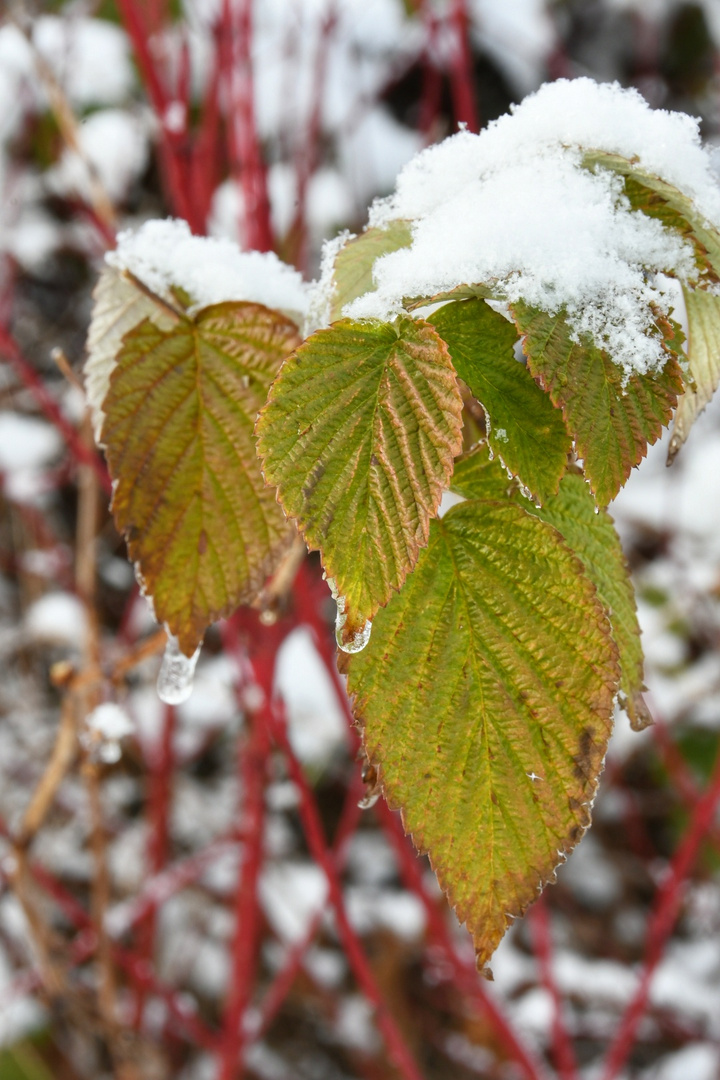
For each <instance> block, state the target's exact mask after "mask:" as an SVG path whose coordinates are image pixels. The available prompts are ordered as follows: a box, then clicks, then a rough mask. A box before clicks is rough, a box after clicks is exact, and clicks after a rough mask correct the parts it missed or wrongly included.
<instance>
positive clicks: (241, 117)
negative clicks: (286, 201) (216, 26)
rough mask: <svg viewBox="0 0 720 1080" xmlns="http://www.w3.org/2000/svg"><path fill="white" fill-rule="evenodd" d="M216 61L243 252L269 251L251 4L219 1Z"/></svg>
mask: <svg viewBox="0 0 720 1080" xmlns="http://www.w3.org/2000/svg"><path fill="white" fill-rule="evenodd" d="M221 19H222V24H221V37H220V44H221V48H220V55H219V61H220V63H221V65H222V68H223V73H224V76H225V86H226V90H227V98H228V117H227V123H228V140H229V149H230V165H231V169H232V174H233V177H234V179H235V181H236V183H238V184H239V186H240V188H241V190H242V193H243V203H244V212H243V226H244V227H243V231H242V232H243V235H242V245H243V247H245V248H247V249H250V250H254V251H272V248H273V232H272V226H271V223H270V201H269V199H268V191H267V174H266V169H265V162H264V161H263V157H262V152H261V149H260V140H259V138H258V134H257V128H256V124H255V100H254V77H253V68H252V54H251V46H252V0H236V2H235V3H234V4H231V3H230V0H223V7H222V17H221Z"/></svg>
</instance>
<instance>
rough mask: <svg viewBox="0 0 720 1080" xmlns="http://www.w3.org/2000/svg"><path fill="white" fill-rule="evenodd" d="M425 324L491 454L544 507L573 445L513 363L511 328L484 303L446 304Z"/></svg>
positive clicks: (523, 371)
mask: <svg viewBox="0 0 720 1080" xmlns="http://www.w3.org/2000/svg"><path fill="white" fill-rule="evenodd" d="M429 322H431V323H432V324H433V325H434V327H435V329H436V330H437V331H438V333H439V334H440V336H441V338H442V339H443V341H445V343H446V344H447V347H448V349H449V350H450V356H451V358H452V362H453V365H454V366H455V370H456V371H457V373H458V375H459V376H460V378H461V379H463V381H464V382H466V383H467V385H468V386H469V387H470V389H471V390H472V392H473V394H474V395H475V397H476V398H477V399H478V401H479V402H480V404H481V405H482V406H483V408H484V410H485V412H486V413H487V416H488V418H489V425H488V435H487V438H488V442H489V444H490V447H491V448H492V451H493V453H495V454H497V455H498V456H499V457H500V458H501V459H502V461H503V463H504V464H505V466H506V467H507V468H508V469H509V470H510V472H511V473H513V475H514V476H517V477H518V478H519V480H520V482H521V483H522V484H523V486H524V487H526V488H527V489H528V490H529V491H530V492H532V494H533V495H534V496H535V497H536V498H537V499H539V500H540V501H541V502H544V501H545V500H546V499H547V498H548V497H549V496H550V495H554V494H555V493H556V492H557V490H558V485H559V483H560V478H561V476H562V475H563V473H564V472H565V467H566V465H567V455H568V453H569V451H570V450H571V449H572V442H571V440H570V437H569V435H568V433H567V431H566V430H565V424H564V423H563V418H562V413H561V412H560V411H559V409H556V408H554V406H553V404H552V402H551V401H550V398H549V397H548V395H547V394H546V393H545V392H544V391H543V390H542V389H541V388H540V387H539V386H538V384H537V383H536V382H535V380H534V379H533V378H532V376H531V375H530V373H529V371H528V370H527V368H526V367H525V365H524V364H521V363H518V361H517V360H516V358H515V351H514V350H515V343H516V341H517V330H516V328H515V326H514V325H513V324H512V323H510V322H508V320H507V319H506V318H504V317H503V316H502V315H501V314H499V312H497V311H494V310H493V309H492V308H491V307H489V306H488V304H486V303H485V301H484V300H465V301H460V302H457V303H454V304H447V305H446V306H445V307H443V308H441V309H440V311H438V312H436V314H435V315H433V316H432V317H431V318H430V319H429Z"/></svg>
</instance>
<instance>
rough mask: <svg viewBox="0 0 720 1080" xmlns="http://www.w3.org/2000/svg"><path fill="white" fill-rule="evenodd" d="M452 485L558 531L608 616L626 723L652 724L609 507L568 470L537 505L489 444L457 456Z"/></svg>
mask: <svg viewBox="0 0 720 1080" xmlns="http://www.w3.org/2000/svg"><path fill="white" fill-rule="evenodd" d="M451 488H452V490H453V491H455V492H457V493H458V494H459V495H464V496H465V498H467V499H486V500H487V499H491V500H499V501H503V500H504V499H508V498H509V499H512V500H513V501H515V502H516V503H517V504H518V505H519V506H521V507H522V509H523V510H526V511H527V512H528V513H529V514H534V515H535V516H537V517H539V518H542V520H543V521H547V522H548V524H549V525H552V526H553V527H554V528H555V529H557V530H558V532H559V533H560V535H561V536H562V538H563V540H564V541H565V543H566V544H567V545H568V547H569V548H570V550H571V551H573V552H574V554H575V555H577V556H578V558H579V559H580V561H581V562H582V564H583V566H584V568H585V573H586V574H587V576H588V577H589V578H590V580H591V581H592V583H593V585H594V586H595V588H596V589H597V593H598V596H599V598H600V600H601V602H602V604H603V606H604V608H605V611H606V613H607V616H608V618H609V620H610V624H611V626H612V633H613V638H614V640H615V644H616V645H617V647H618V654H619V659H620V691H621V695H622V698H623V700H622V704H623V707H624V708H625V710H626V711H627V714H628V717H629V718H630V723H631V725H632V727H633V728H635V729H636V730H641V729H642V728H644V727H647V725H648V724H650V723H652V719H651V717H650V713H649V712H648V709H647V706H646V705H645V702H644V700H643V697H642V694H643V691H644V690H645V683H644V681H643V653H642V646H641V643H640V627H639V626H638V621H637V609H636V606H635V590H634V589H633V586H632V582H631V579H630V572H629V570H628V566H627V563H626V561H625V556H624V554H623V550H622V546H621V544H620V539H619V537H618V535H617V533H616V531H615V526H614V523H613V519H612V517H611V516H610V514H609V513H608V512H607V510H601V509H598V507H597V505H596V503H595V500H594V498H593V496H592V492H591V491H590V488H589V487H588V485H587V483H586V482H585V480H584V479H583V477H582V476H581V475H580V474H579V473H575V472H569V473H566V475H565V476H564V477H563V479H562V481H561V483H560V490H559V492H558V494H557V495H556V496H553V497H552V498H551V499H548V501H547V502H546V503H545V505H544V506H543V507H542V508H540V507H536V506H534V505H533V504H532V503H531V502H530V501H529V500H528V499H526V498H524V497H523V495H522V494H521V492H520V489H519V487H518V485H517V483H516V482H514V481H512V480H508V478H507V475H506V473H505V470H504V469H503V467H502V466H501V465H500V464H499V462H497V461H493V460H491V459H490V456H489V454H488V450H487V447H486V446H480V447H478V449H477V450H474V451H473V452H472V453H470V454H464V455H463V456H462V457H461V458H458V460H457V461H456V463H455V472H454V473H453V478H452V481H451Z"/></svg>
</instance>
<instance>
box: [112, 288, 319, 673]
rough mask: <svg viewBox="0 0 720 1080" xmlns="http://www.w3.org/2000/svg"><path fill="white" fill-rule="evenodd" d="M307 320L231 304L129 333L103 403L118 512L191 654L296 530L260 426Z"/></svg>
mask: <svg viewBox="0 0 720 1080" xmlns="http://www.w3.org/2000/svg"><path fill="white" fill-rule="evenodd" d="M298 340H299V338H298V335H297V327H296V326H295V325H294V324H293V323H292V322H290V321H289V320H288V319H286V318H285V317H284V316H282V315H280V314H279V313H278V312H276V311H271V310H269V309H268V308H266V307H263V306H261V305H259V304H242V303H225V304H215V305H212V306H210V307H207V308H203V309H202V310H200V311H199V312H197V314H196V315H195V316H193V317H187V318H179V319H178V320H177V321H176V324H175V326H173V327H172V328H171V329H161V328H160V327H158V326H156V325H155V324H154V323H153V322H152V321H151V320H150V319H145V320H144V321H143V322H142V323H141V324H140V325H139V326H137V327H136V328H135V329H134V330H132V331H130V332H129V333H127V334H126V335H125V337H124V339H123V345H122V348H121V350H120V353H119V354H118V356H117V362H116V366H115V368H114V370H113V372H112V375H111V378H110V389H109V392H108V394H107V396H106V398H105V400H104V403H103V410H104V412H105V421H104V425H103V429H102V441H103V443H104V445H105V448H106V455H107V459H108V465H109V468H110V475H111V476H112V478H113V481H114V483H115V491H114V496H113V505H112V509H113V514H114V517H115V521H116V523H117V526H118V528H119V529H120V530H121V531H122V532H123V533H124V534H125V536H126V539H127V543H128V552H129V555H130V558H131V559H132V560H133V562H135V563H136V564H137V566H138V568H139V573H140V576H141V578H142V582H143V585H144V588H145V591H146V592H147V594H148V595H149V596H150V597H151V598H152V601H153V605H154V609H155V614H156V617H157V618H158V620H159V621H160V622H163V623H165V624H166V625H167V627H168V629H169V630H170V632H171V633H172V634H173V635H174V636H175V637H176V638H177V639H178V642H179V647H180V649H181V651H182V652H183V653H184V654H185V656H188V657H189V656H192V654H193V653H194V651H195V648H196V646H197V645H198V643H199V642H200V641H201V640H202V637H203V633H204V631H205V628H206V627H207V625H208V624H209V623H211V622H213V621H214V620H215V619H217V618H220V617H221V616H223V615H227V614H229V613H230V612H231V611H232V610H234V608H235V607H237V605H238V604H240V603H243V602H249V601H251V600H252V599H254V597H255V595H256V592H257V590H258V589H259V588H260V587H261V585H262V583H263V580H264V578H265V575H266V573H268V572H269V571H270V570H271V568H272V564H273V561H274V559H275V557H276V556H277V555H278V554H279V552H280V551H281V549H282V548H283V547H284V546H285V543H286V542H287V539H288V527H287V523H286V522H285V519H284V517H283V514H282V511H281V510H280V507H279V506H278V505H277V503H276V501H275V498H274V494H273V492H272V491H270V490H269V489H268V488H266V486H265V484H264V482H263V478H262V474H261V471H260V466H259V462H258V461H257V457H256V453H255V440H254V436H253V425H254V422H255V418H256V416H257V413H258V410H259V409H260V407H261V405H262V404H263V402H264V401H265V398H266V396H267V391H268V387H269V386H270V383H271V381H272V379H273V378H274V377H275V375H276V374H277V371H278V369H279V367H280V364H281V363H282V360H283V358H284V357H285V356H286V355H287V354H288V353H289V352H291V351H292V350H293V348H295V346H296V345H297V344H298Z"/></svg>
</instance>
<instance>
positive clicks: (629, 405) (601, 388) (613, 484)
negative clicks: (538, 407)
mask: <svg viewBox="0 0 720 1080" xmlns="http://www.w3.org/2000/svg"><path fill="white" fill-rule="evenodd" d="M513 314H514V316H515V320H516V322H517V325H518V328H519V330H520V332H521V334H523V335H524V342H523V349H524V351H525V355H526V356H527V361H528V367H529V369H530V371H531V372H532V374H533V375H534V376H535V377H536V378H537V379H539V380H540V381H541V383H542V385H543V386H544V387H545V389H546V390H547V391H548V392H549V394H550V397H551V398H552V401H553V404H555V405H556V406H557V407H558V408H560V409H562V411H563V416H564V417H565V424H566V426H567V429H568V431H569V432H570V434H571V435H572V436H573V437H574V438H575V445H576V448H577V452H578V454H579V456H580V457H581V458H582V459H583V462H584V469H585V475H586V476H587V478H588V480H589V481H590V486H591V487H592V489H593V492H594V494H595V498H596V499H597V502H598V504H599V505H600V506H606V505H607V503H609V502H610V500H611V499H613V498H614V497H615V495H617V493H618V491H619V490H620V488H621V487H622V486H623V484H624V483H625V481H626V480H627V478H628V476H629V475H630V470H631V469H632V468H633V466H634V465H638V464H639V463H640V461H642V459H643V458H644V457H645V454H646V452H647V446H648V443H654V442H655V441H656V440H657V439H658V438H659V437H660V434H661V432H662V429H663V427H664V426H665V425H666V424H667V423H668V422H669V421H670V417H671V416H672V411H673V408H674V407H675V405H676V403H677V397H678V394H680V393H682V373H681V371H680V367H679V364H678V361H677V358H676V356H675V355H674V354H672V353H671V354H670V355H669V356H668V359H667V362H666V364H665V366H664V368H662V370H660V371H655V372H648V373H647V374H646V375H638V374H632V375H630V376H629V377H628V376H626V374H625V372H624V371H623V369H622V368H621V367H620V366H619V365H618V364H616V363H615V362H614V361H613V360H612V358H611V357H610V356H609V354H608V353H607V352H606V351H605V350H604V349H599V348H598V347H597V346H596V345H595V343H594V342H593V341H592V339H591V338H589V337H588V336H587V335H583V336H582V338H581V340H580V341H577V340H575V339H574V336H573V334H572V332H571V330H570V327H569V326H568V323H567V319H566V318H565V315H564V313H563V312H558V313H557V314H556V315H548V314H547V312H544V311H539V310H537V309H535V308H530V307H528V306H527V305H525V304H522V303H517V304H515V305H514V306H513Z"/></svg>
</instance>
